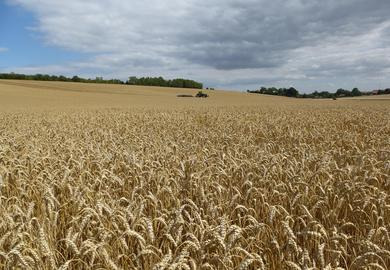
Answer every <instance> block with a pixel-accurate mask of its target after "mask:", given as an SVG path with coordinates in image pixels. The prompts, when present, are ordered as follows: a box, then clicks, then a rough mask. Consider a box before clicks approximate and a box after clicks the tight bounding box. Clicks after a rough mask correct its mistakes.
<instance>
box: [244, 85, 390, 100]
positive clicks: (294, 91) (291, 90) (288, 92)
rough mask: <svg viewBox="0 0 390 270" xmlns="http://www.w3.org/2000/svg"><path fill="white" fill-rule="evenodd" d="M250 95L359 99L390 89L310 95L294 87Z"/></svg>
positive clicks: (343, 90)
mask: <svg viewBox="0 0 390 270" xmlns="http://www.w3.org/2000/svg"><path fill="white" fill-rule="evenodd" d="M247 92H248V93H254V94H265V95H274V96H286V97H295V98H333V99H334V98H341V97H357V96H369V95H383V94H390V88H387V89H384V90H373V91H369V92H362V91H360V90H359V89H358V88H356V87H355V88H353V89H352V90H351V91H350V90H346V89H343V88H339V89H337V91H336V92H335V93H331V92H328V91H314V92H312V93H310V94H306V93H305V94H300V93H299V91H298V90H297V89H295V88H294V87H290V88H276V87H269V88H267V87H261V88H259V89H258V90H247Z"/></svg>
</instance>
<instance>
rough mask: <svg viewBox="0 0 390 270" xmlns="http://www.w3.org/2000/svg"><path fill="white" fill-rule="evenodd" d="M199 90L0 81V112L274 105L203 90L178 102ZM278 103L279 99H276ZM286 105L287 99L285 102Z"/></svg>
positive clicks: (268, 98) (270, 100)
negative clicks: (203, 96)
mask: <svg viewBox="0 0 390 270" xmlns="http://www.w3.org/2000/svg"><path fill="white" fill-rule="evenodd" d="M198 91H199V89H187V88H186V89H184V88H183V89H181V88H165V87H148V86H129V85H109V84H89V83H88V84H87V83H70V82H40V81H11V80H0V106H1V107H3V108H8V109H9V108H16V109H17V108H26V107H28V108H46V109H47V108H49V109H53V108H57V109H61V108H78V107H81V108H109V107H116V108H140V107H158V108H164V107H168V108H171V107H187V106H196V107H199V106H204V105H206V106H209V105H211V106H215V105H217V106H221V105H223V106H225V105H258V104H263V103H273V101H274V100H275V97H271V96H266V97H260V96H255V95H250V94H247V93H238V92H233V91H218V90H203V91H204V92H206V93H208V94H209V95H210V98H207V99H201V100H200V99H197V98H177V97H176V95H178V94H192V95H195V94H196V93H197V92H198ZM278 100H280V99H278ZM286 100H287V102H288V99H286Z"/></svg>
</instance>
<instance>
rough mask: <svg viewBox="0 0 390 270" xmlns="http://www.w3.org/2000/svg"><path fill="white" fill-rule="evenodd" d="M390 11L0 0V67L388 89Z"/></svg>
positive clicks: (249, 84) (193, 1)
mask: <svg viewBox="0 0 390 270" xmlns="http://www.w3.org/2000/svg"><path fill="white" fill-rule="evenodd" d="M172 11H174V12H172ZM388 14H390V1H389V0H370V1H367V0H343V1H339V0H327V1H323V0H311V1H303V0H289V1H285V0H273V1H269V0H244V1H243V0H229V1H226V0H185V1H183V0H165V1H161V0H148V1H145V0H132V1H123V0H85V1H80V0H66V1H62V0H5V1H4V0H3V1H2V0H0V72H19V73H26V74H36V73H45V74H55V75H60V74H62V75H66V76H73V75H79V76H82V77H91V78H94V77H96V76H103V77H104V78H119V79H124V80H125V79H126V78H128V77H129V76H163V77H166V78H177V77H182V78H189V79H194V80H197V81H201V82H203V83H204V85H205V86H208V87H215V88H217V89H218V88H220V89H236V90H246V89H258V88H259V87H261V86H276V87H290V86H294V87H296V88H297V89H299V90H300V91H302V92H311V91H315V90H317V91H322V90H327V91H335V90H336V89H337V88H340V87H342V88H346V89H352V88H353V87H359V88H360V89H361V90H371V89H375V88H385V87H390V17H389V15H388Z"/></svg>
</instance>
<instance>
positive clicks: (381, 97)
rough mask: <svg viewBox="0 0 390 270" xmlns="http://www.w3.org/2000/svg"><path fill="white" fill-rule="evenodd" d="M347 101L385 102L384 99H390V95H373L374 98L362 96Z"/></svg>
mask: <svg viewBox="0 0 390 270" xmlns="http://www.w3.org/2000/svg"><path fill="white" fill-rule="evenodd" d="M346 99H370V100H383V99H386V100H387V99H389V100H390V95H373V96H361V97H351V98H346Z"/></svg>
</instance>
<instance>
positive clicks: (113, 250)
mask: <svg viewBox="0 0 390 270" xmlns="http://www.w3.org/2000/svg"><path fill="white" fill-rule="evenodd" d="M197 91H198V90H190V89H173V88H160V87H135V86H134V87H133V86H126V85H103V84H80V83H59V82H37V81H1V80H0V269H62V270H64V269H216V270H217V269H351V270H353V269H387V268H388V266H389V265H390V236H389V232H390V196H389V190H390V136H389V134H390V100H389V101H387V100H369V101H368V100H364V101H363V100H356V99H338V100H336V101H333V100H306V99H292V98H285V97H274V96H263V95H256V94H247V93H238V92H229V91H206V92H207V93H208V94H210V97H209V98H207V99H197V98H177V97H176V95H177V94H188V93H190V94H196V92H197Z"/></svg>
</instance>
